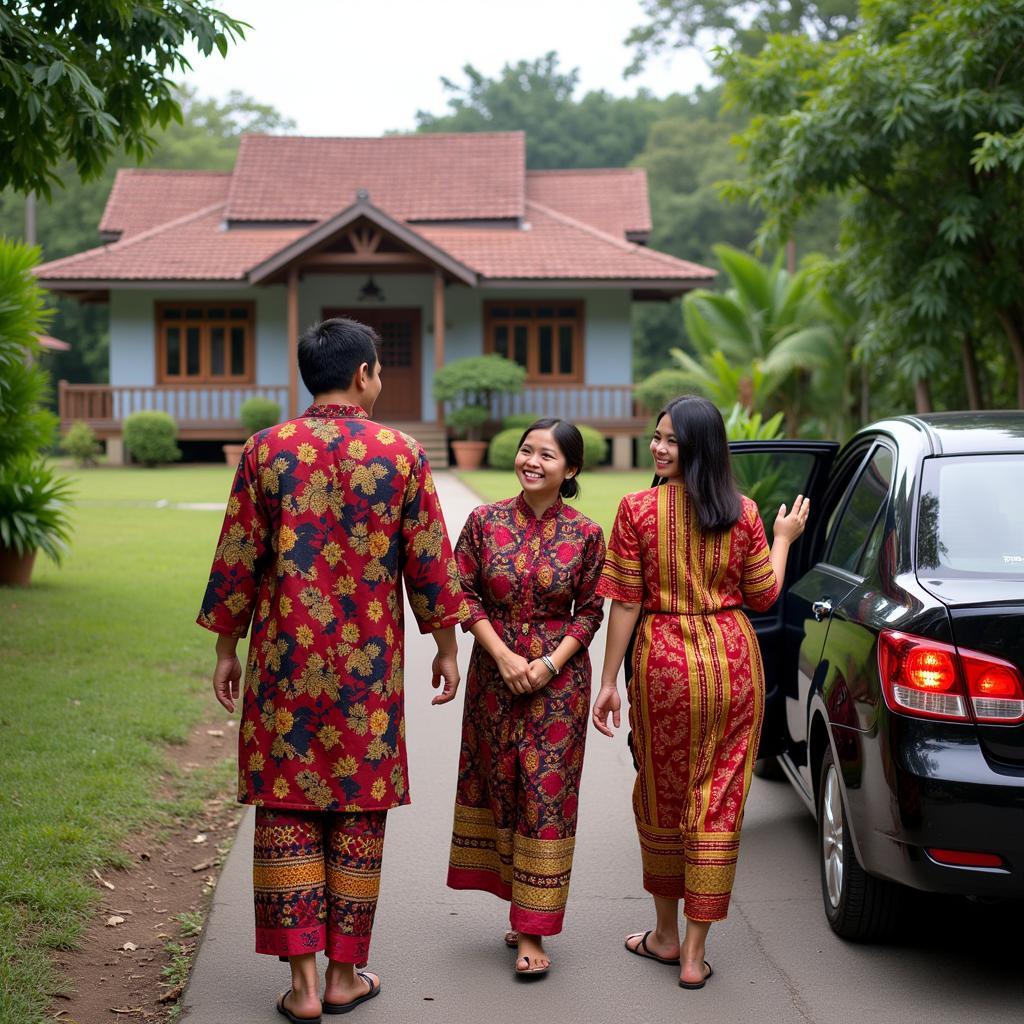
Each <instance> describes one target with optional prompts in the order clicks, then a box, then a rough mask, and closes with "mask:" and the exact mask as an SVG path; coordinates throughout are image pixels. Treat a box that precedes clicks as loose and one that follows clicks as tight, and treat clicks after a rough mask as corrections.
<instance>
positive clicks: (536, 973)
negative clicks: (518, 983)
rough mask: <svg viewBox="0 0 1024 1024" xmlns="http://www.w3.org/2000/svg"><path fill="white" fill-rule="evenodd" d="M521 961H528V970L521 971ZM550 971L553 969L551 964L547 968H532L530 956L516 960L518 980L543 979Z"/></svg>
mask: <svg viewBox="0 0 1024 1024" xmlns="http://www.w3.org/2000/svg"><path fill="white" fill-rule="evenodd" d="M520 960H525V961H526V970H525V971H521V970H519V961H520ZM550 969H551V964H548V965H547V967H531V966H530V958H529V957H528V956H521V957H520V958H519V960H516V970H515V975H516V977H517V978H540V977H543V976H544V975H545V974H547V973H548V971H549V970H550Z"/></svg>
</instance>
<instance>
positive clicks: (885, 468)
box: [825, 445, 893, 572]
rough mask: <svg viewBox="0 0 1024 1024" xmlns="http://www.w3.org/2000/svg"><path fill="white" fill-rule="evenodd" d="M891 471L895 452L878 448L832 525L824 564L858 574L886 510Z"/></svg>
mask: <svg viewBox="0 0 1024 1024" xmlns="http://www.w3.org/2000/svg"><path fill="white" fill-rule="evenodd" d="M892 470H893V457H892V452H891V451H890V450H889V449H888V448H886V447H884V446H883V445H879V446H878V447H877V448H876V449H875V450H874V452H873V453H872V455H871V458H870V460H869V461H868V464H867V466H865V467H864V470H863V471H862V472H861V474H860V476H859V477H858V478H857V481H856V483H854V485H853V490H852V491H851V492H850V497H849V498H848V500H847V502H846V505H845V506H844V507H843V508H842V511H841V512H840V513H839V518H838V521H834V522H833V523H832V524H830V526H829V534H830V536H829V543H830V545H831V548H830V550H829V553H828V556H827V557H826V559H825V561H826V562H828V563H829V564H830V565H835V566H838V567H839V568H840V569H846V570H847V572H855V571H856V569H857V565H858V562H859V561H860V553H861V551H862V550H863V548H864V545H865V543H866V542H867V540H868V537H869V535H870V534H871V533H872V528H873V527H874V526H875V524H876V520H877V519H878V518H879V517H880V516H881V515H882V514H883V513H884V511H885V504H886V498H887V497H888V496H889V485H890V484H891V483H892Z"/></svg>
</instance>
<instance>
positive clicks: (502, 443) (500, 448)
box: [487, 417, 608, 469]
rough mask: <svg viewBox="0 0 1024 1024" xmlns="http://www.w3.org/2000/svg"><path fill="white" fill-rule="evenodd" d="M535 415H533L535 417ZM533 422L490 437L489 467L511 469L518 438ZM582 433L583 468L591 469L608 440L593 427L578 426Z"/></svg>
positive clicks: (599, 461)
mask: <svg viewBox="0 0 1024 1024" xmlns="http://www.w3.org/2000/svg"><path fill="white" fill-rule="evenodd" d="M535 418H536V417H534V419H535ZM532 422H533V419H531V420H530V422H529V423H525V424H524V425H523V426H521V427H506V428H505V429H504V430H502V431H501V432H500V433H497V434H495V435H494V437H492V438H491V443H490V446H489V447H488V449H487V464H488V465H489V466H490V467H491V469H513V468H514V467H515V464H516V452H517V451H519V438H520V437H522V436H523V431H524V430H525V429H526V427H528V426H529V425H530V423H532ZM578 429H579V432H580V434H582V435H583V468H584V469H593V468H594V467H595V466H599V465H600V464H601V462H602V461H603V460H604V456H605V452H606V451H607V450H608V442H607V441H606V440H605V439H604V438H603V437H602V436H601V434H600V433H599V432H598V431H596V430H595V429H594V428H593V427H579V428H578Z"/></svg>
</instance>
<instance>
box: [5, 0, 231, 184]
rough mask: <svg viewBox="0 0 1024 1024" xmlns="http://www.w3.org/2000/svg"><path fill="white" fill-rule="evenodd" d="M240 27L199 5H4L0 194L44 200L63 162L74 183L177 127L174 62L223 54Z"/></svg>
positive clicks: (46, 0) (75, 0)
mask: <svg viewBox="0 0 1024 1024" xmlns="http://www.w3.org/2000/svg"><path fill="white" fill-rule="evenodd" d="M247 27H248V26H247V25H246V24H245V23H244V22H241V21H237V20H236V19H234V18H231V17H228V15H226V14H224V13H222V12H221V11H219V10H217V9H216V8H214V7H212V6H211V5H210V4H208V3H205V2H203V0H12V2H11V3H8V4H5V5H4V6H3V7H0V150H2V151H3V153H4V159H3V161H0V188H6V187H8V186H11V187H13V188H14V189H16V190H17V191H20V192H26V193H27V192H38V193H40V194H42V195H44V196H49V195H50V193H51V190H52V188H53V186H55V185H59V184H61V180H62V179H61V177H60V176H59V175H58V173H57V169H58V167H59V166H60V164H61V162H62V161H63V160H67V161H68V162H69V163H70V164H71V165H73V167H74V168H75V170H76V172H77V174H78V176H79V177H80V178H81V179H82V180H83V181H89V180H91V179H94V178H98V177H99V176H100V175H102V173H103V171H104V168H105V167H106V166H107V163H108V161H109V160H110V158H111V157H112V156H113V155H114V154H115V152H117V151H118V150H119V149H121V148H122V147H123V148H124V149H125V150H126V151H127V152H128V153H129V154H131V155H132V156H134V157H135V158H136V159H138V160H141V159H143V158H144V157H145V156H146V154H147V153H148V152H149V151H150V150H151V149H152V146H153V139H152V137H151V136H150V134H149V131H150V129H151V128H153V127H154V126H160V127H166V126H167V125H168V124H169V123H170V122H171V121H172V120H179V119H180V117H181V111H180V107H179V104H178V101H177V99H176V98H175V94H174V89H173V82H172V80H171V77H170V76H172V75H173V74H174V73H175V72H182V71H185V70H187V69H189V67H190V65H189V63H188V61H187V60H186V59H185V57H184V56H183V54H182V53H181V48H182V46H183V45H184V43H185V42H186V41H187V40H190V39H191V40H194V42H195V44H196V46H197V47H198V48H199V51H200V52H201V53H203V54H209V53H212V52H213V50H214V49H217V50H219V51H220V53H221V54H225V53H226V52H227V49H228V46H229V44H230V43H232V42H234V41H235V40H236V39H238V38H240V37H241V36H242V35H243V30H244V29H245V28H247Z"/></svg>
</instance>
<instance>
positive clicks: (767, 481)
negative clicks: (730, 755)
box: [729, 441, 839, 757]
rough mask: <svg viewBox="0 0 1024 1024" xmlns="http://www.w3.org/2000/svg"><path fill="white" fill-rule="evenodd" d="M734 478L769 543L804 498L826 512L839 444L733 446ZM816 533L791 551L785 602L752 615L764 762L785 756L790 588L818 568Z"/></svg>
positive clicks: (750, 443)
mask: <svg viewBox="0 0 1024 1024" xmlns="http://www.w3.org/2000/svg"><path fill="white" fill-rule="evenodd" d="M729 450H730V451H731V453H732V468H733V475H734V476H735V478H736V485H737V487H739V489H740V491H741V492H742V493H743V494H745V495H746V496H747V497H748V498H751V499H752V500H754V501H756V502H757V507H758V510H759V511H760V513H761V520H762V522H763V523H764V531H765V534H766V535H767V537H768V542H769V544H770V543H771V542H772V527H773V525H774V523H775V516H776V514H777V513H778V511H779V506H780V505H781V504H783V503H785V505H786V507H787V509H789V508H792V507H793V500H794V499H795V498H796V496H797V495H798V494H803V495H804V496H805V497H808V498H810V500H811V515H812V516H813V515H814V514H815V510H816V509H818V510H822V509H823V498H824V495H825V487H826V485H827V483H828V477H829V470H830V469H831V467H832V463H833V461H834V460H835V457H836V452H837V451H838V450H839V445H838V444H837V443H836V442H834V441H732V442H730V444H729ZM814 535H815V531H813V530H808V532H807V533H806V534H805V535H804V536H803V537H801V538H800V539H799V540H798V541H797V542H796V544H794V545H793V547H792V548H791V549H790V553H789V561H788V563H787V565H786V579H785V580H784V581H783V592H782V595H781V596H780V598H779V600H778V601H776V602H775V604H774V605H772V607H771V608H769V609H768V611H765V612H754V611H750V610H749V609H747V615H749V616H750V621H751V623H753V626H754V630H755V631H756V632H757V638H758V641H759V642H760V644H761V657H762V659H763V660H764V672H765V713H764V728H763V730H762V732H761V745H760V747H759V749H758V756H759V757H769V756H773V755H775V754H779V753H781V752H782V751H783V750H784V749H785V747H786V742H787V737H786V720H785V714H786V712H785V695H786V689H787V685H786V684H787V680H786V673H787V671H788V670H789V669H790V668H792V665H791V658H790V657H789V652H788V651H787V643H786V630H785V618H784V614H783V610H784V606H785V594H786V591H787V590H788V588H789V587H790V586H791V585H792V584H793V583H794V582H795V581H796V580H798V579H800V577H801V576H802V575H803V574H804V573H805V572H806V571H807V570H808V568H810V566H811V565H813V564H814V560H815V559H816V557H817V554H816V553H815V552H813V551H812V550H811V541H812V539H813V537H814Z"/></svg>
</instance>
